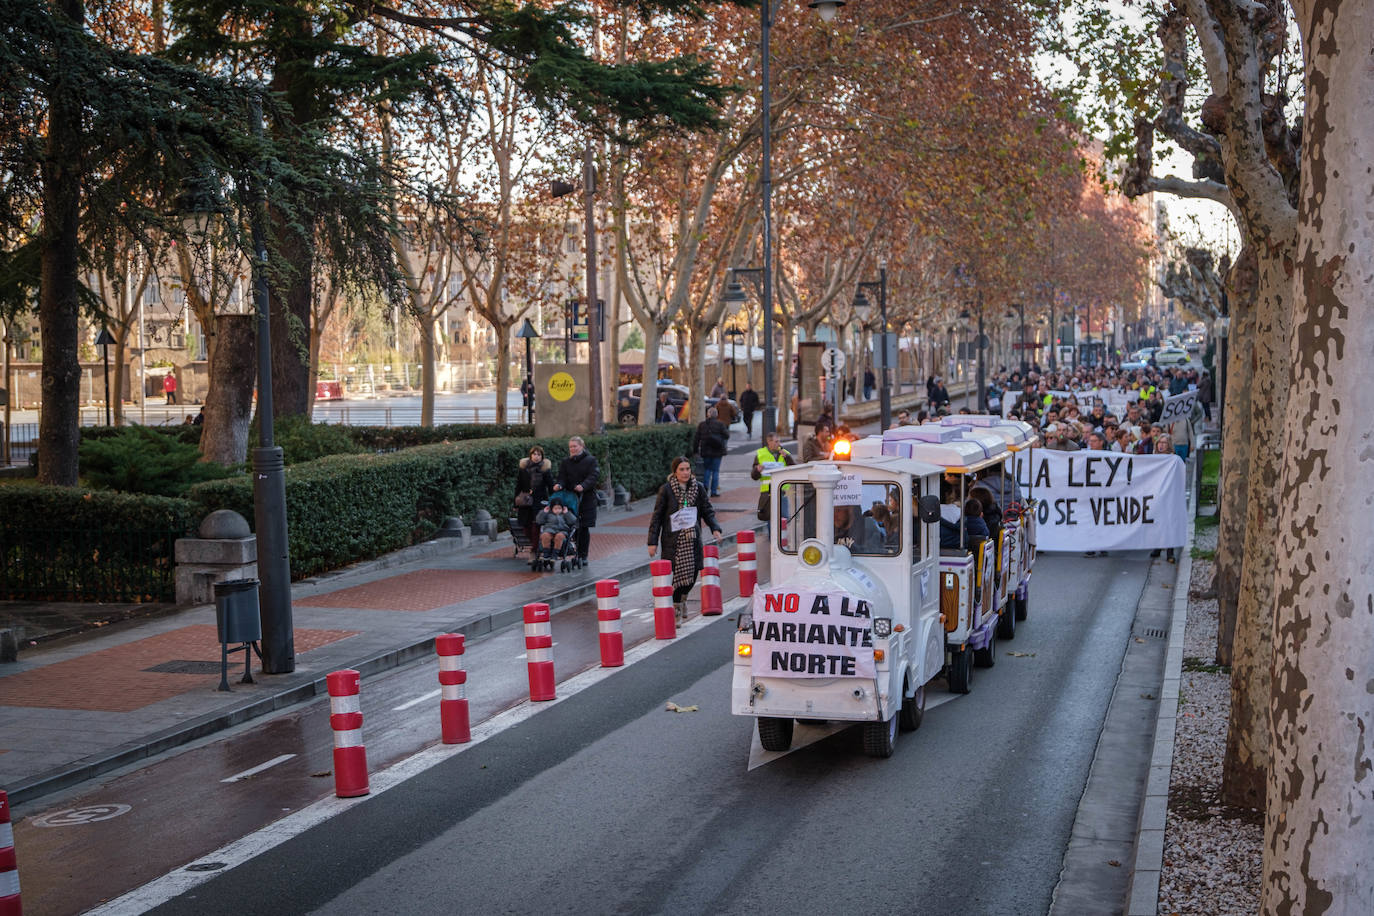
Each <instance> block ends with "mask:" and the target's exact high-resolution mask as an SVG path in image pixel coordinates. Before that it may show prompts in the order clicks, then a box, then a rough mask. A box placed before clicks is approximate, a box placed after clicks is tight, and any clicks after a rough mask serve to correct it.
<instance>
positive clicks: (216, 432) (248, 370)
mask: <svg viewBox="0 0 1374 916" xmlns="http://www.w3.org/2000/svg"><path fill="white" fill-rule="evenodd" d="M257 327H258V319H257V316H256V315H238V314H227V313H226V314H222V315H216V316H215V336H216V337H217V338H218V343H217V344H216V345H215V355H214V358H213V360H212V361H211V363H210V373H209V375H210V387H209V389H208V390H207V391H206V393H205V422H204V424H203V425H202V426H201V432H200V454H201V459H202V460H203V461H214V462H216V463H217V464H226V465H228V464H242V463H243V462H244V461H246V460H247V459H248V428H249V425H250V424H251V422H252V419H253V386H254V385H255V384H256V382H257V359H256V356H255V353H254V348H255V347H256V346H257V339H258V333H257Z"/></svg>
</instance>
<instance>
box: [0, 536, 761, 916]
mask: <svg viewBox="0 0 1374 916" xmlns="http://www.w3.org/2000/svg"><path fill="white" fill-rule="evenodd" d="M754 549H755V548H754V532H752V531H741V532H740V533H739V590H740V594H741V595H742V596H744V597H749V596H751V595H752V594H753V592H754V587H755V585H757V583H758V563H757V559H756V557H755V553H754ZM649 573H650V575H651V577H652V582H653V595H654V638H655V639H675V638H676V637H677V621H676V619H675V617H674V614H673V564H672V563H671V562H670V561H668V560H654V561H653V562H652V563H650V564H649ZM724 611H725V608H724V601H723V596H722V593H721V587H720V550H719V548H717V547H716V546H715V545H714V544H711V545H707V546H706V547H704V548H703V569H702V580H701V613H702V615H703V616H707V617H709V616H712V615H716V614H722V613H724ZM524 620H525V660H526V667H527V668H528V671H529V681H530V700H531V701H534V702H544V701H548V700H554V699H557V696H558V694H557V690H556V688H555V684H554V673H553V629H552V623H551V621H550V618H549V606H548V605H547V604H544V603H542V602H536V603H534V604H527V605H525V608H524ZM596 623H597V631H598V634H597V639H598V642H599V643H600V649H601V667H603V668H618V667H620V666H621V665H623V664H625V636H624V633H623V631H622V629H621V622H620V582H619V581H618V580H616V579H602V580H600V581H599V582H597V583H596ZM434 648H435V652H436V653H437V654H438V656H439V690H440V700H439V728H440V732H441V733H442V735H443V742H444V744H465V743H467V742H468V741H471V740H472V728H471V724H470V722H469V718H468V700H467V694H466V690H465V686H466V684H467V679H468V675H467V672H466V671H464V670H463V664H462V656H463V651H464V650H463V637H462V636H461V635H459V634H457V633H443V634H441V635H439V636H436V637H435V639H434ZM361 681H362V675H361V674H359V673H358V672H357V671H354V670H353V669H351V668H347V669H344V670H342V671H335V672H332V673H331V674H329V675H328V676H327V677H326V678H325V683H326V685H327V686H328V688H329V725H330V727H331V728H332V729H333V730H334V794H335V795H337V796H338V797H339V798H354V797H357V796H360V795H366V794H367V793H368V792H369V791H371V790H370V788H369V785H368V778H367V748H366V747H364V745H363V713H362V705H361V697H360V685H361ZM12 837H13V834H12V833H11V832H10V828H9V808H8V806H7V804H6V802H5V795H4V793H3V792H0V916H19V914H20V910H19V909H18V907H19V903H18V901H19V873H18V871H17V868H16V867H15V866H14V849H13V845H14V844H13V842H11V843H10V844H9V846H10V848H9V849H8V850H6V848H5V845H6V844H5V841H6V839H7V838H9V839H12ZM7 856H8V858H7ZM7 862H8V865H9V870H8V871H7V870H6V864H7ZM11 873H12V874H13V880H12V890H13V895H12V899H13V901H14V903H13V907H14V909H9V908H8V907H10V906H11V904H10V903H9V901H10V900H11V897H9V896H6V891H7V888H10V887H11V885H10V884H7V881H8V880H9V877H8V876H9V875H10V874H11Z"/></svg>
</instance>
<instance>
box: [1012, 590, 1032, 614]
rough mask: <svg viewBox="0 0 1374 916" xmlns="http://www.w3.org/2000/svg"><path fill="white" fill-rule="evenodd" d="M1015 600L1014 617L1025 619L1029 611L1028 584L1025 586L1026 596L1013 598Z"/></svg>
mask: <svg viewBox="0 0 1374 916" xmlns="http://www.w3.org/2000/svg"><path fill="white" fill-rule="evenodd" d="M1013 600H1015V602H1016V619H1017V620H1025V619H1026V615H1027V614H1029V613H1030V586H1029V585H1027V586H1026V596H1025V597H1024V598H1015V599H1013Z"/></svg>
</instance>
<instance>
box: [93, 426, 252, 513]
mask: <svg viewBox="0 0 1374 916" xmlns="http://www.w3.org/2000/svg"><path fill="white" fill-rule="evenodd" d="M233 473H235V471H234V470H233V469H230V468H226V467H222V466H221V465H218V464H213V463H206V462H202V461H201V460H200V446H199V445H193V444H191V443H189V442H183V441H181V440H180V439H178V438H176V437H174V436H168V435H164V434H162V433H158V432H154V431H152V430H151V429H148V428H147V427H145V426H130V427H126V428H123V429H120V430H119V431H118V432H117V433H115V434H114V435H110V436H105V437H103V438H93V439H86V440H84V441H83V442H82V443H81V476H82V478H83V479H84V480H85V481H86V482H87V484H89V485H90V486H91V487H93V488H95V489H97V490H120V491H122V492H125V493H150V494H153V495H155V496H178V495H180V494H182V493H183V492H185V490H186V488H187V487H189V486H191V485H192V484H195V483H200V482H201V481H205V480H215V479H218V478H221V477H227V476H229V475H230V474H233Z"/></svg>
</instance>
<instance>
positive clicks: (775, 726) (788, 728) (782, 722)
mask: <svg viewBox="0 0 1374 916" xmlns="http://www.w3.org/2000/svg"><path fill="white" fill-rule="evenodd" d="M759 744H762V745H763V749H764V750H765V751H785V750H787V749H788V748H790V747H791V746H792V720H791V719H773V718H769V717H766V716H761V717H760V718H759Z"/></svg>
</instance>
